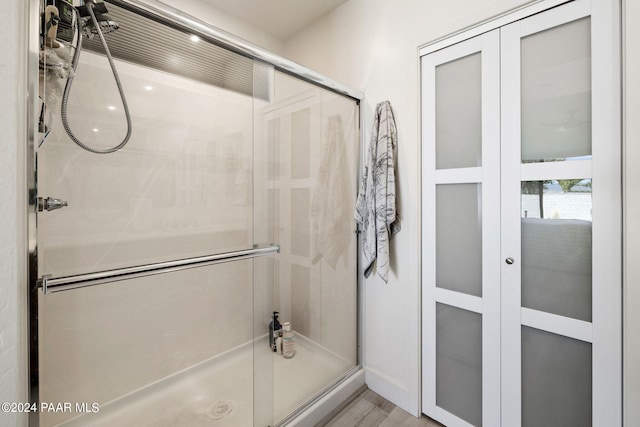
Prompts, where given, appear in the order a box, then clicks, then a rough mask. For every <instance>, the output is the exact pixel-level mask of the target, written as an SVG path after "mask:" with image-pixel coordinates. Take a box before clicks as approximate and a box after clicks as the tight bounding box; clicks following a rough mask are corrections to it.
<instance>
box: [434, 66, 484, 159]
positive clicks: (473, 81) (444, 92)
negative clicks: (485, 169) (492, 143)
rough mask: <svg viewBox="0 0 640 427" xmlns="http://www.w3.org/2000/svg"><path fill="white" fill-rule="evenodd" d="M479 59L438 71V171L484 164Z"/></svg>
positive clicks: (442, 67)
mask: <svg viewBox="0 0 640 427" xmlns="http://www.w3.org/2000/svg"><path fill="white" fill-rule="evenodd" d="M480 55H481V54H480V53H475V54H473V55H469V56H467V57H464V58H460V59H457V60H455V61H451V62H448V63H446V64H442V65H439V66H437V67H436V169H449V168H464V167H474V166H480V165H481V164H482V158H481V157H482V156H481V154H482V146H481V143H482V113H481V105H482V102H481V99H482V81H481V77H482V74H481V65H482V63H481V56H480Z"/></svg>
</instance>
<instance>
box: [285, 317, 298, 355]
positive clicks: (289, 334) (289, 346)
mask: <svg viewBox="0 0 640 427" xmlns="http://www.w3.org/2000/svg"><path fill="white" fill-rule="evenodd" d="M295 354H296V349H295V343H294V341H293V331H291V323H289V322H284V332H283V334H282V357H284V358H285V359H291V358H292V357H293V356H294V355H295Z"/></svg>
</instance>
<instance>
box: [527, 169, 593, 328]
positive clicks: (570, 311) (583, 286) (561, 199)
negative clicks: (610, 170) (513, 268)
mask: <svg viewBox="0 0 640 427" xmlns="http://www.w3.org/2000/svg"><path fill="white" fill-rule="evenodd" d="M558 182H559V183H560V184H559V183H558ZM571 184H574V185H571ZM590 184H591V180H571V181H569V180H567V181H555V180H554V181H550V182H549V183H542V182H523V183H522V188H523V192H527V191H529V190H531V191H535V189H538V188H540V186H542V187H544V191H543V192H542V193H539V192H538V194H523V195H522V210H523V218H522V236H521V238H522V305H523V307H527V308H532V309H535V310H540V311H545V312H548V313H553V314H558V315H561V316H566V317H572V318H575V319H580V320H584V321H588V322H590V321H591V306H592V301H591V300H592V298H591V293H592V289H591V288H592V278H591V270H592V266H591V265H592V244H591V234H592V233H591V230H592V226H591V225H592V222H591V207H592V203H591V185H590ZM561 185H562V186H564V187H567V188H568V187H569V186H570V188H568V189H569V191H568V192H566V193H565V192H563V191H562V188H561ZM540 204H542V205H543V216H544V218H540V214H539V211H540Z"/></svg>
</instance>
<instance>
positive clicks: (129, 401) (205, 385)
mask: <svg viewBox="0 0 640 427" xmlns="http://www.w3.org/2000/svg"><path fill="white" fill-rule="evenodd" d="M266 340H267V338H266V336H265V337H264V339H260V340H259V343H264V345H258V346H257V349H258V351H264V353H263V354H258V355H256V357H257V358H265V359H262V360H268V359H267V358H269V357H273V376H274V387H273V389H272V390H273V399H274V400H273V405H274V407H273V413H274V418H275V421H276V422H277V421H278V420H282V419H284V417H286V416H287V415H288V414H290V413H292V412H293V411H294V410H296V409H297V408H298V407H300V406H301V405H303V404H304V403H306V402H307V401H308V400H309V399H310V398H312V397H313V396H314V395H315V394H316V393H317V392H318V391H319V390H322V389H323V388H325V387H326V386H327V385H329V384H330V383H331V382H332V381H333V380H335V379H337V378H339V377H340V376H341V375H343V374H344V373H345V372H346V371H348V370H349V369H350V368H352V367H353V366H354V363H351V362H348V361H347V360H345V359H343V358H341V357H339V356H338V355H336V354H334V353H332V352H330V351H328V350H327V349H325V348H324V347H322V346H320V345H318V344H316V343H315V342H313V341H311V340H309V339H306V338H305V337H303V336H301V335H296V355H295V357H293V358H292V359H285V358H283V357H281V356H277V355H273V353H271V352H270V351H269V348H268V346H267V344H266ZM252 344H253V343H247V344H245V345H242V346H240V347H237V348H235V349H233V350H231V351H229V352H226V353H224V354H223V355H220V356H217V357H215V358H213V359H211V360H208V361H205V362H203V363H201V364H199V365H197V366H195V367H193V368H190V369H188V370H186V371H183V372H180V373H178V374H176V375H174V376H171V377H168V378H166V379H163V380H161V381H158V382H157V383H154V384H152V385H150V386H147V387H145V388H143V389H140V390H137V391H135V392H132V393H130V394H129V395H127V396H124V397H122V398H120V399H117V400H115V401H113V402H110V403H108V404H105V405H101V406H100V411H99V412H98V413H95V414H85V415H82V416H79V417H76V418H73V419H71V420H68V421H66V422H64V423H62V424H58V425H60V426H64V427H76V426H91V427H114V426H136V427H159V426H167V427H200V426H225V427H250V426H253V413H254V399H253V394H254V392H253V385H254V376H253V372H254V366H253V357H254V356H253V345H252ZM260 349H263V350H260ZM263 380H264V378H263V379H259V380H258V381H263ZM266 381H270V375H269V374H268V373H267V378H266ZM264 384H267V385H268V384H270V382H267V383H264ZM270 397H271V396H269V395H265V396H264V397H261V396H257V397H256V398H255V405H265V404H267V405H268V404H269V401H270ZM41 415H42V418H41V425H43V426H50V425H54V424H53V423H51V422H47V417H46V414H41ZM49 421H51V420H49ZM260 427H262V426H260Z"/></svg>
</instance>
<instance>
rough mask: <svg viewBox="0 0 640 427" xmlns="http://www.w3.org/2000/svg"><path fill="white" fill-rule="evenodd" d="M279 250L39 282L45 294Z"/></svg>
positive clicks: (268, 248)
mask: <svg viewBox="0 0 640 427" xmlns="http://www.w3.org/2000/svg"><path fill="white" fill-rule="evenodd" d="M278 252H280V246H278V245H269V246H262V247H256V248H252V249H244V250H239V251H233V252H225V253H221V254H215V255H206V256H201V257H194V258H186V259H180V260H176V261H166V262H159V263H154V264H146V265H140V266H135V267H125V268H119V269H115V270H106V271H99V272H95V273H86V274H78V275H75V276H66V277H56V278H54V277H51V276H50V275H45V276H43V277H42V278H41V279H40V280H39V281H38V285H39V287H41V288H42V292H43V294H47V293H50V292H60V291H66V290H70V289H78V288H84V287H87V286H95V285H100V284H104V283H110V282H117V281H120V280H126V279H133V278H136V277H145V276H151V275H154V274H161V273H169V272H174V271H180V270H186V269H190V268H196V267H204V266H207V265H213V264H220V263H223V262H230V261H238V260H242V259H249V258H256V257H260V256H264V255H269V254H273V253H278Z"/></svg>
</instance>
